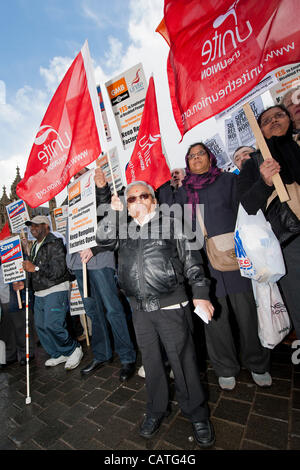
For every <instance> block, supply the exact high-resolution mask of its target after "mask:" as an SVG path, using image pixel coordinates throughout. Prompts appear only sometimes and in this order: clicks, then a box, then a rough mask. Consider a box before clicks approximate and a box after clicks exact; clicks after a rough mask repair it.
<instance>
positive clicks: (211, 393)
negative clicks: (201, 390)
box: [206, 384, 222, 403]
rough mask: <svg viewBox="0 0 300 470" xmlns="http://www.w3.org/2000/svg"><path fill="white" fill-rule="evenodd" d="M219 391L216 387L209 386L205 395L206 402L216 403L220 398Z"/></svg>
mask: <svg viewBox="0 0 300 470" xmlns="http://www.w3.org/2000/svg"><path fill="white" fill-rule="evenodd" d="M221 393H222V392H221V390H220V387H219V386H218V385H211V384H210V385H209V387H208V389H207V393H206V397H207V401H208V402H209V403H217V401H218V400H219V398H220V395H221Z"/></svg>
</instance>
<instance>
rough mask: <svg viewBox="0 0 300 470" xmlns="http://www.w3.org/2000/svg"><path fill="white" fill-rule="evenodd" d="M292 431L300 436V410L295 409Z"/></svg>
mask: <svg viewBox="0 0 300 470" xmlns="http://www.w3.org/2000/svg"><path fill="white" fill-rule="evenodd" d="M291 433H292V434H296V435H298V436H300V411H298V410H293V413H292V426H291Z"/></svg>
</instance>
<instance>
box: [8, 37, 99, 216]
mask: <svg viewBox="0 0 300 470" xmlns="http://www.w3.org/2000/svg"><path fill="white" fill-rule="evenodd" d="M93 73H94V72H93V69H92V65H91V58H90V54H89V48H88V43H87V41H86V42H85V43H84V46H83V48H82V49H81V51H80V53H79V54H78V55H77V57H76V58H75V60H74V61H73V63H72V65H71V66H70V68H69V70H68V71H67V73H66V74H65V76H64V78H63V80H62V82H61V83H60V85H59V87H58V88H57V90H56V92H55V94H54V96H53V98H52V100H51V102H50V104H49V106H48V109H47V111H46V114H45V116H44V119H43V120H42V123H41V126H40V128H39V130H38V132H37V134H36V137H35V140H34V144H33V146H32V149H31V152H30V155H29V159H28V162H27V167H26V171H25V175H24V178H23V179H22V180H21V181H20V183H19V184H18V186H17V190H16V191H17V194H18V196H19V197H20V198H21V199H23V200H24V201H26V202H27V203H28V205H29V206H30V207H38V206H40V205H41V204H43V203H44V202H47V201H49V200H50V199H52V198H53V197H54V196H56V195H57V194H58V193H59V192H60V191H62V190H63V189H64V188H65V187H66V185H67V184H68V183H69V181H70V179H71V178H72V176H74V175H75V174H76V173H77V172H78V171H79V170H81V169H82V168H83V167H85V166H87V165H89V164H90V163H91V162H93V161H94V160H96V159H97V158H98V157H99V155H100V154H101V146H100V141H99V129H100V110H99V103H98V97H97V89H96V84H95V79H94V75H93Z"/></svg>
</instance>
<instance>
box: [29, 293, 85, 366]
mask: <svg viewBox="0 0 300 470" xmlns="http://www.w3.org/2000/svg"><path fill="white" fill-rule="evenodd" d="M68 295H69V292H68V291H62V292H55V293H53V294H49V295H46V296H45V297H37V296H35V300H34V323H35V328H36V332H37V334H38V337H39V340H40V342H41V345H42V346H43V348H44V349H45V351H46V352H47V353H48V354H50V356H51V357H54V358H57V357H59V356H70V355H71V354H72V352H73V351H74V350H75V349H76V348H77V346H78V343H77V341H75V340H74V339H73V338H71V336H70V334H69V332H68V330H67V327H66V314H67V311H68Z"/></svg>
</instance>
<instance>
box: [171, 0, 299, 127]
mask: <svg viewBox="0 0 300 470" xmlns="http://www.w3.org/2000/svg"><path fill="white" fill-rule="evenodd" d="M299 15H300V2H299V0H268V1H267V2H264V1H260V2H259V1H257V0H235V1H234V0H222V1H220V0H205V1H199V0H165V9H164V18H165V23H166V27H167V31H168V34H169V38H170V44H171V48H170V52H169V57H168V79H169V86H170V94H171V102H172V107H173V112H174V117H175V120H176V123H177V126H178V128H179V130H180V132H181V135H182V136H183V135H184V134H185V133H186V132H187V131H188V130H190V129H192V128H193V127H194V126H196V125H197V124H199V123H200V122H202V121H204V120H206V119H208V118H210V117H211V116H214V115H216V114H218V113H220V112H221V111H223V110H224V109H226V108H228V107H229V106H231V105H232V104H233V103H235V102H236V101H238V100H239V99H241V98H242V97H243V96H244V95H246V94H247V93H248V92H249V91H250V90H251V89H252V88H253V87H254V86H255V85H257V83H258V82H260V81H261V80H262V78H263V77H264V76H265V75H266V74H267V73H268V72H270V71H271V70H274V69H275V68H277V67H280V66H282V65H286V64H290V63H294V62H298V61H299V60H300V35H299Z"/></svg>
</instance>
